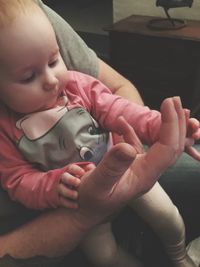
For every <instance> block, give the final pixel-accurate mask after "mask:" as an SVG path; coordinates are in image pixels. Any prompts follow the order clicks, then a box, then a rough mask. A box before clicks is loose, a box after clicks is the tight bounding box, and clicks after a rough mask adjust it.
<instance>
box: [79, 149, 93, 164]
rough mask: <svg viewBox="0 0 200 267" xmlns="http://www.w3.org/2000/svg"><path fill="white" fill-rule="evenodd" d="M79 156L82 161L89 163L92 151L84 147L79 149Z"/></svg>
mask: <svg viewBox="0 0 200 267" xmlns="http://www.w3.org/2000/svg"><path fill="white" fill-rule="evenodd" d="M80 156H81V158H82V159H83V160H85V161H89V160H90V159H91V158H92V157H93V151H92V150H91V149H90V148H88V147H86V146H84V147H82V148H81V149H80Z"/></svg>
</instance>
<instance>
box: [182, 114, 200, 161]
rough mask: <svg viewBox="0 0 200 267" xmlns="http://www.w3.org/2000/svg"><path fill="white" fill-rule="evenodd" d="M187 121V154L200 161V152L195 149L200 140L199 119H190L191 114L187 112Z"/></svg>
mask: <svg viewBox="0 0 200 267" xmlns="http://www.w3.org/2000/svg"><path fill="white" fill-rule="evenodd" d="M185 114H186V120H187V138H186V142H185V152H186V153H188V154H189V155H190V156H191V157H193V158H194V159H196V160H198V161H200V154H199V152H198V151H197V150H196V149H195V148H194V147H193V144H194V143H195V141H197V140H199V139H200V124H199V121H198V120H197V119H194V118H189V115H190V112H189V111H188V110H185Z"/></svg>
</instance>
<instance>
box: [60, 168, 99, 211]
mask: <svg viewBox="0 0 200 267" xmlns="http://www.w3.org/2000/svg"><path fill="white" fill-rule="evenodd" d="M93 168H94V165H93V164H92V163H91V164H87V165H83V167H82V166H80V165H77V164H70V165H69V166H68V169H67V172H64V173H63V174H62V175H61V178H60V183H59V185H58V194H59V196H60V207H64V208H68V209H77V208H78V207H79V205H78V202H77V200H78V191H77V190H78V188H79V185H80V183H81V180H80V179H81V177H82V176H83V175H84V174H85V173H86V172H87V171H89V170H91V169H93Z"/></svg>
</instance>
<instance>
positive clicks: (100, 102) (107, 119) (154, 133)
mask: <svg viewBox="0 0 200 267" xmlns="http://www.w3.org/2000/svg"><path fill="white" fill-rule="evenodd" d="M75 75H76V74H75ZM77 75H78V74H77ZM80 77H81V78H80ZM77 86H78V88H79V89H78V90H79V91H80V92H81V94H82V97H83V99H85V103H86V105H87V108H88V110H89V111H90V112H91V114H92V116H93V117H94V118H95V119H96V120H97V121H98V122H99V123H100V124H101V126H102V127H104V128H105V129H107V130H109V131H111V132H116V133H118V132H119V129H117V127H116V123H115V121H116V119H117V118H118V117H119V116H121V115H122V116H123V117H124V118H125V119H126V120H127V122H128V123H129V124H130V125H131V126H132V127H133V128H134V130H135V131H136V133H137V135H138V137H139V138H140V140H141V141H142V142H143V143H145V144H149V145H150V144H152V143H154V142H155V141H156V140H157V139H158V135H159V131H160V124H161V115H160V112H158V111H156V110H150V109H149V108H148V107H146V106H145V107H144V106H140V105H138V104H135V103H133V102H130V101H128V100H126V99H124V98H122V97H120V96H116V95H113V94H112V93H111V91H110V90H109V89H108V88H107V87H106V86H105V85H103V84H102V83H101V82H100V81H98V80H96V79H94V78H93V77H90V76H88V75H84V74H80V76H79V78H77Z"/></svg>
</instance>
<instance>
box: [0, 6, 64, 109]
mask: <svg viewBox="0 0 200 267" xmlns="http://www.w3.org/2000/svg"><path fill="white" fill-rule="evenodd" d="M66 83H67V69H66V66H65V64H64V62H63V60H62V58H61V55H60V53H59V48H58V44H57V41H56V37H55V33H54V31H53V28H52V26H51V24H50V23H49V21H48V19H47V18H46V17H45V15H44V14H43V13H42V11H41V10H40V9H39V8H38V10H36V11H34V12H33V14H31V15H25V14H23V15H20V16H19V17H18V18H17V19H16V20H15V21H14V23H13V24H12V25H9V26H6V27H4V28H2V29H0V100H1V101H3V102H4V103H5V104H6V105H7V106H8V107H10V108H11V109H13V110H14V111H16V112H20V113H30V112H35V111H39V110H44V109H47V108H50V107H53V106H54V104H55V102H56V100H57V98H58V95H59V94H60V92H61V91H62V90H63V88H64V87H65V85H66Z"/></svg>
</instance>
